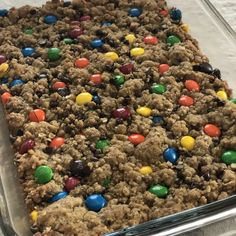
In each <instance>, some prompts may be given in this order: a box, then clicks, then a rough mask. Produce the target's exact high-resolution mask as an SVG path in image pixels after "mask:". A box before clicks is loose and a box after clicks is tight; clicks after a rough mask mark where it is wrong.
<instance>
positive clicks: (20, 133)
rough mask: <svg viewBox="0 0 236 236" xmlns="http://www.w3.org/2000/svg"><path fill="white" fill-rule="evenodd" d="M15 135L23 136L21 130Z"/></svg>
mask: <svg viewBox="0 0 236 236" xmlns="http://www.w3.org/2000/svg"><path fill="white" fill-rule="evenodd" d="M16 135H17V136H23V135H24V132H23V130H21V129H19V130H17V132H16Z"/></svg>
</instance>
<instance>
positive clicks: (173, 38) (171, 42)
mask: <svg viewBox="0 0 236 236" xmlns="http://www.w3.org/2000/svg"><path fill="white" fill-rule="evenodd" d="M177 43H181V40H180V38H179V37H177V36H175V35H171V36H169V37H168V38H167V44H169V45H170V46H174V45H175V44H177Z"/></svg>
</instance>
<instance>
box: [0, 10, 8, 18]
mask: <svg viewBox="0 0 236 236" xmlns="http://www.w3.org/2000/svg"><path fill="white" fill-rule="evenodd" d="M7 14H8V10H7V9H0V16H2V17H4V16H7Z"/></svg>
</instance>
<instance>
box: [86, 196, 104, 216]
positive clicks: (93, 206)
mask: <svg viewBox="0 0 236 236" xmlns="http://www.w3.org/2000/svg"><path fill="white" fill-rule="evenodd" d="M106 204H107V201H106V199H105V198H104V197H103V196H102V195H101V194H92V195H90V196H88V197H87V198H86V200H85V205H86V207H87V208H88V209H89V210H90V211H95V212H99V211H100V210H101V209H102V208H103V207H105V206H106Z"/></svg>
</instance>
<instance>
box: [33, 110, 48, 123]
mask: <svg viewBox="0 0 236 236" xmlns="http://www.w3.org/2000/svg"><path fill="white" fill-rule="evenodd" d="M45 119H46V114H45V112H44V111H43V110H41V109H35V110H33V111H31V112H30V113H29V120H30V121H32V122H41V121H44V120H45Z"/></svg>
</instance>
